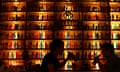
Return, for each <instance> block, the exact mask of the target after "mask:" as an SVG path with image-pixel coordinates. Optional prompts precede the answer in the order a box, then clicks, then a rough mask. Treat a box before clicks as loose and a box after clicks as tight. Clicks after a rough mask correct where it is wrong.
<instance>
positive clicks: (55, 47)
mask: <svg viewBox="0 0 120 72" xmlns="http://www.w3.org/2000/svg"><path fill="white" fill-rule="evenodd" d="M50 51H51V52H53V53H54V52H56V53H57V54H61V53H62V52H63V51H64V42H63V41H62V40H60V39H55V40H53V41H52V42H51V43H50Z"/></svg>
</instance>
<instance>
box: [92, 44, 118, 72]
mask: <svg viewBox="0 0 120 72" xmlns="http://www.w3.org/2000/svg"><path fill="white" fill-rule="evenodd" d="M101 50H102V55H103V59H104V61H103V62H101V61H100V59H99V58H100V56H101V55H99V56H98V57H96V58H95V61H94V62H97V63H98V64H99V67H100V69H101V71H102V72H120V58H119V57H117V56H116V55H115V52H114V47H113V45H112V44H110V43H103V44H102V45H101Z"/></svg>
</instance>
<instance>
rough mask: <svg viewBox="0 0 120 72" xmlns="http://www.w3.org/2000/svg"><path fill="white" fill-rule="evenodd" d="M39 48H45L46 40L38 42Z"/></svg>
mask: <svg viewBox="0 0 120 72" xmlns="http://www.w3.org/2000/svg"><path fill="white" fill-rule="evenodd" d="M38 48H45V41H44V40H40V41H39V42H38Z"/></svg>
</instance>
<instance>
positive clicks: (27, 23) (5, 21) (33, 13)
mask: <svg viewBox="0 0 120 72" xmlns="http://www.w3.org/2000/svg"><path fill="white" fill-rule="evenodd" d="M119 13H120V1H114V0H112V1H102V0H101V1H96V0H84V1H76V0H75V1H72V0H2V4H1V13H0V16H1V22H0V34H1V36H0V49H1V51H0V52H1V53H0V57H1V58H2V59H3V61H4V62H5V63H7V64H8V65H12V66H16V65H23V63H24V62H23V59H22V53H23V51H24V49H26V50H27V51H28V54H29V56H30V60H31V62H32V63H33V64H41V62H42V59H43V58H44V56H45V54H46V53H48V52H49V43H50V42H51V40H53V39H54V38H60V39H61V40H63V41H64V44H65V45H64V49H65V51H64V53H63V56H62V57H61V60H63V59H65V58H66V56H67V54H68V53H69V52H72V53H73V54H74V55H76V57H77V59H76V60H75V61H74V60H69V61H68V62H67V63H66V64H65V66H64V67H63V68H61V69H59V70H84V69H86V70H99V67H98V66H97V65H93V64H92V62H93V60H94V57H95V56H98V55H99V54H100V52H101V51H100V45H101V44H102V43H104V42H110V43H112V44H113V45H114V48H115V49H116V50H115V51H116V55H118V56H119V57H120V50H119V48H120V32H119V30H120V14H119Z"/></svg>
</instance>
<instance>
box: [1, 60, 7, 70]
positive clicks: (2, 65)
mask: <svg viewBox="0 0 120 72" xmlns="http://www.w3.org/2000/svg"><path fill="white" fill-rule="evenodd" d="M0 72H8V67H7V66H6V64H5V63H4V62H3V61H2V60H0Z"/></svg>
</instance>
